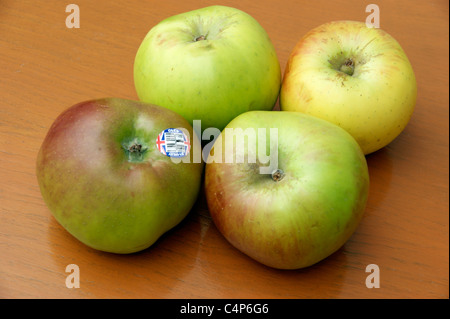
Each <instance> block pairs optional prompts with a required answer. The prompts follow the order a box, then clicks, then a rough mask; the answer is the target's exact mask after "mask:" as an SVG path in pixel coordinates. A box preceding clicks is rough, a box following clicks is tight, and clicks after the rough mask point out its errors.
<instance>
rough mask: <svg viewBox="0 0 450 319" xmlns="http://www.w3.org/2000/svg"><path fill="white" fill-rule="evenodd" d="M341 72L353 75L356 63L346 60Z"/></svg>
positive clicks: (340, 69)
mask: <svg viewBox="0 0 450 319" xmlns="http://www.w3.org/2000/svg"><path fill="white" fill-rule="evenodd" d="M339 71H341V72H344V73H345V74H348V75H353V72H354V71H355V63H354V62H353V60H352V59H347V60H345V62H344V64H342V65H341V67H340V68H339Z"/></svg>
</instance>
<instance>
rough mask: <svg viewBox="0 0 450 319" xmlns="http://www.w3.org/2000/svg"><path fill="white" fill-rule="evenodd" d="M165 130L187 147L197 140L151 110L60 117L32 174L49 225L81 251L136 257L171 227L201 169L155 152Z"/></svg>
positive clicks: (106, 103) (96, 109)
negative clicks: (177, 133) (184, 137)
mask: <svg viewBox="0 0 450 319" xmlns="http://www.w3.org/2000/svg"><path fill="white" fill-rule="evenodd" d="M168 128H182V129H185V130H186V132H189V134H190V143H191V144H192V142H193V140H194V139H196V138H197V137H196V136H195V135H194V134H193V132H192V128H191V126H190V125H189V123H188V122H187V121H186V120H185V119H184V118H182V117H181V116H180V115H178V114H176V113H175V112H173V111H170V110H168V109H165V108H162V107H159V106H155V105H150V104H145V103H140V102H135V101H130V100H123V99H118V98H109V99H101V100H92V101H86V102H82V103H79V104H76V105H74V106H72V107H71V108H69V109H67V110H66V111H64V112H63V113H62V114H61V115H60V116H58V118H57V119H56V120H55V122H54V123H53V125H52V126H51V128H50V130H49V132H48V134H47V136H46V137H45V139H44V141H43V143H42V146H41V148H40V150H39V154H38V158H37V170H36V173H37V178H38V182H39V186H40V190H41V193H42V196H43V198H44V200H45V202H46V204H47V205H48V207H49V209H50V211H51V212H52V214H53V215H54V217H55V218H56V220H57V221H58V222H59V223H60V224H61V225H62V226H63V227H64V228H65V229H66V230H67V231H68V232H70V233H71V234H72V235H73V236H75V237H76V238H77V239H79V240H80V241H81V242H83V243H85V244H86V245H88V246H90V247H93V248H95V249H98V250H102V251H107V252H113V253H132V252H136V251H140V250H143V249H145V248H147V247H149V246H151V245H152V244H153V243H154V242H155V241H156V240H157V239H158V238H159V237H160V236H161V235H162V234H163V233H165V232H167V231H168V230H169V229H171V228H172V227H174V226H175V225H177V224H178V223H179V222H180V221H181V220H182V219H183V218H184V217H185V216H186V215H187V214H188V213H189V211H190V209H191V207H192V206H193V204H194V202H195V201H196V199H197V195H198V192H199V189H200V184H201V178H202V168H203V166H202V164H201V163H192V161H191V162H190V163H187V162H179V163H176V162H175V161H173V160H172V159H171V158H170V157H168V156H166V155H164V154H162V153H161V152H160V151H159V150H158V147H157V145H156V141H157V138H158V136H159V134H160V133H161V132H162V131H164V130H166V129H168ZM187 156H191V154H187Z"/></svg>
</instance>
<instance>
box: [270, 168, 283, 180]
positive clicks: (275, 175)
mask: <svg viewBox="0 0 450 319" xmlns="http://www.w3.org/2000/svg"><path fill="white" fill-rule="evenodd" d="M283 177H284V171H283V170H282V169H279V168H278V169H276V170H274V171H273V172H272V180H273V181H274V182H279V181H281V180H282V179H283Z"/></svg>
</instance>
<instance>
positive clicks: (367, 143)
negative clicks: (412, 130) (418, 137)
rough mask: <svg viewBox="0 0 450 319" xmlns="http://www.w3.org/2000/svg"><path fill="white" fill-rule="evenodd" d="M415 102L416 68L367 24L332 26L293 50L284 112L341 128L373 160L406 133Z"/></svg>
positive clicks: (392, 42) (335, 23) (285, 83)
mask: <svg viewBox="0 0 450 319" xmlns="http://www.w3.org/2000/svg"><path fill="white" fill-rule="evenodd" d="M416 97H417V84H416V78H415V75H414V71H413V68H412V66H411V63H410V61H409V60H408V57H407V56H406V54H405V52H404V51H403V49H402V47H401V46H400V44H399V43H398V42H397V41H396V40H395V39H394V38H393V37H392V36H390V35H389V34H388V33H386V32H385V31H383V30H381V29H377V28H369V27H367V26H366V24H365V23H363V22H356V21H333V22H329V23H326V24H323V25H321V26H319V27H317V28H315V29H313V30H311V31H310V32H309V33H307V34H306V35H305V36H304V37H303V38H302V39H301V40H300V41H299V42H298V43H297V45H296V46H295V48H294V49H293V51H292V53H291V55H290V57H289V60H288V63H287V65H286V70H285V74H284V78H283V82H282V87H281V92H280V106H281V110H282V111H298V112H303V113H306V114H310V115H313V116H316V117H319V118H322V119H325V120H327V121H329V122H332V123H334V124H337V125H339V126H340V127H342V128H344V129H345V130H347V131H348V132H349V133H350V134H351V135H352V136H353V137H354V138H355V139H356V141H357V142H358V143H359V145H360V147H361V149H362V150H363V152H364V154H369V153H372V152H374V151H377V150H379V149H380V148H383V147H384V146H386V145H387V144H389V143H390V142H391V141H392V140H394V139H395V138H396V137H397V136H398V135H399V134H400V133H401V132H402V131H403V130H404V128H405V127H406V125H407V124H408V122H409V120H410V118H411V115H412V113H413V111H414V107H415V104H416Z"/></svg>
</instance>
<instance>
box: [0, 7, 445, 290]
mask: <svg viewBox="0 0 450 319" xmlns="http://www.w3.org/2000/svg"><path fill="white" fill-rule="evenodd" d="M75 3H76V4H78V6H79V8H80V20H81V21H80V22H81V24H80V28H79V29H68V28H66V26H65V20H66V17H67V15H68V13H66V12H65V6H66V4H65V3H64V2H61V1H56V0H51V1H31V0H22V1H13V0H2V1H0V297H1V298H286V299H289V298H448V297H449V286H448V274H449V263H448V261H449V255H448V252H449V235H448V234H449V227H448V221H449V218H448V209H449V169H448V168H449V166H448V161H449V151H448V150H449V121H448V116H449V90H448V87H449V81H448V78H449V74H448V69H449V64H448V58H449V41H448V36H449V29H448V22H449V4H448V1H445V0H440V1H437V0H434V1H407V0H398V1H377V2H376V3H377V4H378V6H379V8H380V17H381V28H383V29H384V30H386V31H387V32H389V33H390V34H391V35H393V36H394V37H395V38H396V39H397V40H398V41H399V42H400V44H401V45H402V46H403V48H404V50H405V52H406V53H407V55H408V57H409V59H410V61H411V63H412V65H413V68H414V70H415V72H416V77H417V83H418V100H417V105H416V110H415V112H414V114H413V117H412V119H411V121H410V123H409V124H408V126H407V128H406V129H405V131H404V132H403V133H402V134H401V135H400V136H399V137H398V138H397V139H396V140H394V141H393V142H392V143H391V144H390V145H389V146H387V147H385V148H384V149H382V150H380V151H378V152H376V153H374V154H372V155H369V156H367V161H368V164H369V170H370V177H371V189H370V195H369V201H368V205H367V209H366V213H365V216H364V218H363V220H362V222H361V224H360V226H359V227H358V229H357V231H356V233H355V234H354V235H353V236H352V237H351V239H350V240H349V241H348V242H347V244H346V245H345V246H344V247H343V248H342V249H340V250H339V251H338V252H336V253H335V254H333V255H332V256H330V257H329V258H327V259H325V260H324V261H322V262H320V263H319V264H317V265H314V266H312V267H310V268H307V269H303V270H297V271H281V270H274V269H270V268H268V267H265V266H262V265H260V264H258V263H256V262H254V261H253V260H251V259H249V258H248V257H246V256H245V255H243V254H241V253H240V252H239V251H237V250H236V249H234V248H233V247H231V246H230V245H229V244H228V243H227V242H226V240H225V239H224V238H223V237H222V236H221V235H220V234H219V233H218V231H217V229H216V228H215V226H214V224H213V223H212V221H211V218H210V216H209V212H208V210H207V206H206V203H205V199H204V196H203V194H202V196H200V198H199V199H198V202H197V204H196V206H195V207H194V209H193V210H192V211H191V213H190V214H189V216H188V217H187V218H186V219H185V220H184V221H183V222H182V223H181V224H180V225H178V226H177V227H176V228H175V229H173V230H171V231H170V232H169V233H167V234H166V235H164V236H163V237H162V238H161V239H160V240H159V241H158V242H157V243H156V244H155V245H154V246H153V247H151V248H150V249H147V250H145V251H143V252H141V253H137V254H133V255H128V256H120V255H113V254H108V253H102V252H99V251H95V250H93V249H90V248H88V247H86V246H84V245H83V244H81V243H80V242H78V241H77V240H75V239H74V238H73V237H71V235H69V234H68V233H67V232H66V231H65V230H64V229H63V228H62V227H61V226H60V225H59V224H58V223H57V222H56V221H55V219H54V218H53V217H52V216H51V214H50V212H49V210H48V209H47V207H46V206H45V204H44V202H43V200H42V197H41V194H40V192H39V188H38V184H37V180H36V176H35V160H36V156H37V152H38V149H39V147H40V144H41V143H42V141H43V138H44V136H45V134H46V132H47V130H48V129H49V127H50V125H51V123H52V122H53V120H54V119H55V118H56V117H57V116H58V115H59V113H60V112H62V111H63V110H64V109H66V108H67V107H69V106H71V105H73V104H75V103H77V102H80V101H83V100H88V99H92V98H100V97H106V96H116V97H122V98H130V99H137V96H136V93H135V90H134V85H133V74H132V72H133V61H134V56H135V53H136V50H137V48H138V46H139V44H140V42H141V41H142V39H143V37H144V36H145V34H146V33H147V31H148V30H149V29H150V28H151V27H152V26H153V25H155V24H156V23H158V22H159V21H161V20H162V19H164V18H166V17H169V16H172V15H174V14H177V13H181V12H184V11H188V10H192V9H196V8H200V7H203V6H207V5H211V4H215V2H213V1H197V0H185V1H126V2H125V1H119V2H113V1H103V0H102V1H100V0H99V1H88V0H77V1H76V2H75ZM221 4H224V5H229V6H233V7H236V8H239V9H242V10H244V11H246V12H248V13H249V14H251V15H252V16H253V17H255V18H256V19H257V20H258V21H259V22H260V23H261V25H262V26H263V27H264V28H265V29H266V30H267V32H268V34H269V36H270V38H271V39H272V41H273V43H274V45H275V48H276V51H277V54H278V58H279V60H280V65H281V67H282V69H283V70H284V67H285V64H286V62H287V59H288V56H289V53H290V51H291V49H292V48H293V47H294V45H295V43H296V42H297V41H298V40H299V39H300V37H301V36H302V35H303V34H305V33H306V32H307V31H309V30H310V29H312V28H314V27H316V26H318V25H319V24H321V23H324V22H328V21H331V20H342V19H352V20H359V21H365V19H366V16H367V15H368V13H366V12H365V5H366V4H365V3H364V2H360V1H356V0H355V1H347V0H339V1H325V0H320V1H293V0H292V1H289V0H279V1H268V0H263V1H247V0H240V1H231V0H230V1H222V2H221ZM69 264H77V265H78V266H79V268H80V288H78V289H76V288H73V289H68V288H67V287H66V286H65V280H66V277H67V275H68V273H66V272H65V269H66V266H67V265H69ZM369 264H377V265H378V266H379V268H380V285H381V287H380V288H372V289H368V288H367V287H366V285H365V280H366V277H367V275H368V273H366V272H365V269H366V266H367V265H369Z"/></svg>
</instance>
